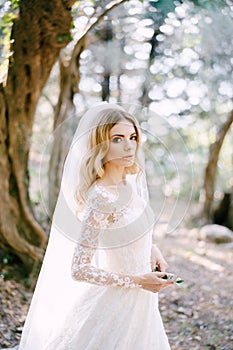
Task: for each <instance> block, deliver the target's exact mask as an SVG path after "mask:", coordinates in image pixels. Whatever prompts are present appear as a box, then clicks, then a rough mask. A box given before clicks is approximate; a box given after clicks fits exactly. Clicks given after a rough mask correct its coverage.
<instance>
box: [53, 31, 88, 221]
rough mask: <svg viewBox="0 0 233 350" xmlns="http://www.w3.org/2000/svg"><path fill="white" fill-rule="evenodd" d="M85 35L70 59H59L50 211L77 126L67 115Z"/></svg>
mask: <svg viewBox="0 0 233 350" xmlns="http://www.w3.org/2000/svg"><path fill="white" fill-rule="evenodd" d="M85 44H86V35H85V36H83V37H82V38H81V39H80V40H79V42H78V43H77V45H76V46H75V50H74V53H75V55H74V54H73V55H72V57H71V59H70V60H68V59H67V57H66V56H65V54H64V52H61V54H60V59H59V67H60V93H59V99H58V103H57V106H56V109H55V115H54V126H53V129H54V138H53V145H52V150H51V156H50V162H49V188H50V191H49V211H50V214H52V213H53V211H54V208H55V205H56V201H57V197H58V193H59V188H60V182H61V178H62V170H63V164H64V160H65V157H66V154H67V152H68V149H69V145H70V141H71V140H72V137H73V133H74V131H75V129H76V126H77V120H74V119H72V118H71V119H70V120H69V122H66V123H64V122H65V121H66V120H67V119H68V118H69V117H72V115H74V103H73V96H74V93H76V92H78V86H79V81H80V71H79V65H80V55H81V53H82V52H83V50H84V49H85Z"/></svg>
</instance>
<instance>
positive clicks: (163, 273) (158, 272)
mask: <svg viewBox="0 0 233 350" xmlns="http://www.w3.org/2000/svg"><path fill="white" fill-rule="evenodd" d="M155 274H156V276H157V277H161V278H162V277H164V276H166V272H161V271H157V272H155Z"/></svg>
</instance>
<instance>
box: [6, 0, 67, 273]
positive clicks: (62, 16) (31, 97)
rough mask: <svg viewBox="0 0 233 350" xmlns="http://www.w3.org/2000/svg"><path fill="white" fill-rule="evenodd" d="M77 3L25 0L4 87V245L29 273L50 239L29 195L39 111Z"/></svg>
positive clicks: (22, 1)
mask: <svg viewBox="0 0 233 350" xmlns="http://www.w3.org/2000/svg"><path fill="white" fill-rule="evenodd" d="M73 2H74V0H66V1H65V0H63V1H62V0H54V1H51V2H50V1H47V0H35V1H33V2H32V1H29V0H28V1H26V0H21V1H20V3H19V4H20V5H19V6H20V7H19V16H18V18H17V20H16V21H15V23H14V25H13V28H12V35H11V39H12V41H13V44H12V48H11V49H12V53H13V54H12V56H11V58H10V61H9V70H8V78H7V83H6V86H3V85H2V86H1V88H0V122H1V129H0V152H1V157H0V174H1V178H0V246H1V247H3V248H4V249H5V250H7V251H9V252H11V253H13V254H15V255H17V256H19V257H20V259H21V260H22V261H23V263H24V265H25V267H26V268H27V269H28V271H30V270H31V269H32V267H33V264H34V262H36V261H38V259H41V258H42V256H43V251H44V248H45V246H46V243H47V235H46V234H45V233H44V232H43V230H42V228H41V227H40V225H39V224H38V223H37V222H36V220H35V217H34V215H33V211H32V207H31V204H30V199H29V193H28V186H29V173H28V169H27V167H28V155H29V150H30V140H31V135H32V127H33V121H34V113H35V108H36V104H37V102H38V99H39V97H40V95H41V93H42V89H43V87H44V85H45V83H46V81H47V79H48V77H49V74H50V71H51V69H52V67H53V65H54V63H55V61H56V59H57V57H58V55H59V51H60V49H61V48H62V47H64V46H65V45H66V44H67V43H68V40H69V35H70V34H69V33H70V26H71V20H72V17H71V6H72V4H73Z"/></svg>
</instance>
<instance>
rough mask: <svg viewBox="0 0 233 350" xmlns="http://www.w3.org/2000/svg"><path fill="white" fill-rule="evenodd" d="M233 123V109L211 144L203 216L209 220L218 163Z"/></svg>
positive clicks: (206, 172) (204, 190)
mask: <svg viewBox="0 0 233 350" xmlns="http://www.w3.org/2000/svg"><path fill="white" fill-rule="evenodd" d="M232 123H233V111H232V112H231V114H230V115H229V117H228V118H227V120H226V122H225V123H224V124H222V125H221V126H220V128H219V130H218V132H217V136H216V141H215V142H214V143H212V144H211V145H210V149H209V159H208V163H207V166H206V169H205V178H204V185H203V194H204V205H203V217H204V218H205V219H207V220H208V221H209V220H210V218H211V209H212V203H213V199H214V188H215V179H216V172H217V164H218V158H219V153H220V150H221V147H222V144H223V141H224V138H225V136H226V134H227V132H228V130H229V129H230V127H231V124H232Z"/></svg>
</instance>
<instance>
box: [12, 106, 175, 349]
mask: <svg viewBox="0 0 233 350" xmlns="http://www.w3.org/2000/svg"><path fill="white" fill-rule="evenodd" d="M112 108H114V109H118V110H121V111H124V109H123V108H122V107H120V106H118V105H115V104H109V103H101V104H99V105H96V106H94V107H92V108H90V109H89V110H88V111H87V112H86V113H85V114H84V116H83V117H82V118H81V120H80V122H79V125H78V127H77V130H76V132H75V135H74V137H73V140H72V143H71V146H70V149H69V152H68V155H67V157H66V160H65V164H64V170H63V176H62V182H61V188H60V192H59V196H58V200H57V205H56V208H55V211H54V215H53V220H52V225H51V231H50V235H49V243H48V246H47V249H46V253H45V257H44V260H43V264H42V268H41V271H40V275H39V278H38V281H37V285H36V288H35V291H34V295H33V299H32V302H31V305H30V308H29V312H28V315H27V318H26V321H25V325H24V328H23V333H22V337H21V341H20V344H19V350H58V349H60V347H59V344H60V343H61V342H60V340H59V339H60V334H61V330H62V329H64V324H66V322H67V321H66V320H69V319H70V321H69V322H70V323H69V322H68V324H70V329H72V327H74V326H72V324H74V322H75V321H74V320H76V319H77V318H78V317H79V316H78V312H79V311H78V309H77V305H79V301H80V300H84V299H85V296H86V295H89V296H90V297H91V295H92V294H93V293H94V294H93V295H94V297H93V300H94V298H97V294H98V297H99V298H100V296H101V293H102V294H103V295H104V293H106V294H105V296H104V297H103V298H105V299H106V302H107V301H110V300H111V298H112V296H114V293H116V294H117V293H118V297H117V298H120V297H122V298H125V296H121V294H119V293H122V290H121V288H117V287H115V289H114V287H102V286H94V289H93V285H91V284H90V283H85V282H80V281H76V280H74V279H73V278H72V273H71V265H72V259H73V255H74V251H75V248H76V244H77V242H79V239H80V232H81V227H82V216H81V217H77V211H76V208H77V203H76V200H75V196H74V194H75V191H76V188H77V186H78V184H79V173H80V167H81V161H82V157H83V155H84V154H85V153H86V151H87V144H88V135H89V133H90V130H91V129H92V128H96V127H97V125H98V124H99V116H100V114H101V112H102V111H104V110H107V109H112ZM141 157H143V156H142V154H141ZM127 181H128V182H129V183H130V184H131V188H132V193H134V192H136V193H137V198H139V199H141V200H142V203H143V207H142V211H141V212H139V213H138V215H137V217H136V219H135V218H134V222H132V223H130V224H129V225H134V226H133V227H132V230H131V232H134V231H135V230H134V227H136V226H137V228H138V231H137V234H136V235H134V233H133V235H132V236H130V242H134V243H133V244H134V245H135V246H132V249H134V248H133V247H137V246H138V245H139V244H140V242H144V243H143V244H144V245H145V242H147V243H146V244H150V242H151V237H149V236H148V238H147V236H146V235H145V232H146V233H147V232H149V231H151V229H152V227H153V219H154V218H153V213H152V212H151V211H150V208H149V203H148V191H147V183H146V178H145V176H144V172H143V173H142V176H140V178H139V180H138V179H136V177H135V175H127ZM127 198H128V197H127ZM93 203H94V202H93ZM132 203H135V201H134V200H133V201H132ZM124 204H127V203H124ZM145 212H146V220H147V218H148V220H147V222H148V230H145V227H144V226H145V225H144V221H143V220H144V216H145ZM143 215H144V216H143ZM140 223H141V225H142V226H143V227H142V228H141V229H140ZM121 225H123V224H122V223H121ZM130 227H131V226H129V231H130ZM114 230H115V231H113V232H115V233H116V234H117V235H118V233H119V235H118V236H117V237H118V238H117V240H110V241H107V243H106V240H104V239H103V241H102V243H101V244H102V245H101V244H100V246H99V247H98V248H99V249H96V253H95V255H94V260H93V262H92V264H93V265H94V266H96V267H98V266H99V261H100V260H101V259H102V258H103V256H104V254H102V253H103V251H106V250H108V251H112V252H120V250H121V248H122V247H126V246H127V244H128V243H129V242H128V241H125V238H124V235H121V226H118V227H117V226H116V227H114ZM111 232H112V231H111ZM124 232H125V231H124ZM115 236H116V235H115ZM103 237H104V236H103ZM146 240H147V241H146ZM103 242H104V243H103ZM126 249H128V248H126ZM114 254H115V253H114ZM114 254H113V255H112V256H114ZM124 254H125V251H124ZM132 254H133V251H132ZM101 261H103V259H102V260H101ZM149 263H150V262H149V261H147V267H146V269H145V271H143V270H140V269H142V267H141V266H139V267H138V272H141V273H143V272H149V271H148V268H149V267H148V266H149ZM124 266H125V265H124ZM126 270H127V266H126ZM119 271H120V269H119ZM119 271H118V272H119ZM130 271H131V267H129V268H128V273H130ZM136 272H137V270H136V267H135V273H136ZM106 289H108V291H107V292H106ZM136 289H137V288H136ZM128 292H129V293H133V292H135V293H145V294H142V297H141V299H140V300H141V302H144V303H145V298H144V296H145V295H146V296H147V300H148V301H147V302H148V303H150V302H151V299H152V298H154V299H153V303H156V302H157V301H156V300H157V299H156V298H157V295H155V294H153V293H150V292H146V291H142V290H139V291H137V292H136V290H135V291H133V289H131V290H130V291H128ZM86 293H87V294H86ZM88 293H89V294H88ZM96 293H97V294H96ZM124 295H125V294H124ZM148 295H149V297H148ZM83 298H84V299H83ZM131 300H133V299H132V298H131ZM135 300H136V299H135ZM149 300H150V301H149ZM135 302H136V301H135ZM97 304H99V305H101V300H100V299H99V300H98V301H96V305H97ZM113 304H114V303H113ZM138 305H140V303H138ZM115 307H116V308H117V307H118V306H117V302H116V304H115ZM145 307H146V306H145ZM148 307H150V306H149V304H148ZM75 308H76V310H77V314H76V316H77V317H76V316H75V315H73V317H74V318H73V319H72V318H70V316H69V315H71V314H72V313H73V314H74V312H73V311H72V310H75ZM156 312H157V311H156ZM138 317H139V318H140V315H139V314H138ZM147 317H148V316H147ZM153 317H154V316H153ZM155 317H156V320H157V321H158V324H159V326H158V329H160V333H161V334H162V336H161V337H162V340H161V343H158V344H160V345H159V346H160V347H153V349H154V350H156V349H157V350H168V349H170V347H169V345H168V342H167V338H166V335H165V333H164V330H163V326H162V323H161V320H160V315H159V314H158V317H157V316H155ZM148 321H150V320H148ZM105 326H106V325H105ZM136 331H137V330H136ZM138 331H139V330H138ZM74 332H75V330H74V329H73V335H72V336H73V337H74ZM64 337H65V336H64ZM88 337H90V336H89V335H88ZM151 337H152V336H151ZM70 338H71V336H70ZM56 339H57V340H59V341H58V343H56ZM151 339H152V338H151ZM53 341H55V342H53ZM99 341H100V342H101V340H99ZM153 341H155V340H153ZM153 341H151V344H152V343H153ZM59 342H60V343H59ZM64 342H65V340H64ZM49 344H54V345H51V346H50V345H49ZM64 344H66V345H63V347H62V346H61V349H64V350H68V349H72V350H73V349H76V350H84V349H85V350H86V349H89V348H88V347H87V346H86V345H85V344H84V345H83V347H82V346H81V345H80V347H79V346H78V343H77V342H76V344H77V347H75V345H74V344H75V343H73V344H71V343H69V344H70V345H69V346H68V343H64ZM122 344H123V343H122ZM141 344H144V343H141ZM145 344H147V343H145ZM153 344H154V343H153ZM126 345H127V344H126ZM122 346H123V345H122ZM143 346H144V345H143ZM146 346H147V345H146ZM90 349H91V350H92V349H94V347H93V346H92V347H90ZM96 349H100V348H97V347H96ZM102 349H105V347H101V350H102ZM106 349H108V350H113V349H118V347H116V346H112V347H111V346H109V344H107V345H106ZM119 349H120V348H119ZM122 349H131V347H125V348H124V347H123V348H121V350H122ZM135 349H136V347H135ZM137 349H138V348H137ZM147 349H152V347H151V348H149V347H148V348H147Z"/></svg>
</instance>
